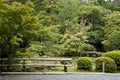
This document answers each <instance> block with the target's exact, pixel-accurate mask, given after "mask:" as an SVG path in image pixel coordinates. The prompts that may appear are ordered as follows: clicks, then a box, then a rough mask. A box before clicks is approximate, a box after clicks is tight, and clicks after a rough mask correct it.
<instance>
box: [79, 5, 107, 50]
mask: <svg viewBox="0 0 120 80" xmlns="http://www.w3.org/2000/svg"><path fill="white" fill-rule="evenodd" d="M104 12H105V9H104V8H103V7H101V6H96V5H93V4H92V5H91V4H89V5H82V6H80V11H79V22H78V23H80V21H81V19H82V20H86V23H85V24H86V25H88V24H89V23H91V24H92V26H91V27H90V30H89V41H90V42H89V43H90V44H92V45H94V46H95V47H96V49H97V50H98V51H103V47H102V44H101V40H102V37H103V29H102V26H103V25H104V24H103V22H102V16H103V15H104Z"/></svg>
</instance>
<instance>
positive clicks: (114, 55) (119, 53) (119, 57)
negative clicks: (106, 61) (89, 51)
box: [102, 50, 120, 70]
mask: <svg viewBox="0 0 120 80" xmlns="http://www.w3.org/2000/svg"><path fill="white" fill-rule="evenodd" d="M102 56H103V57H109V58H111V59H113V60H114V61H115V63H116V64H117V69H118V70H120V50H114V51H109V52H106V53H104V54H103V55H102Z"/></svg>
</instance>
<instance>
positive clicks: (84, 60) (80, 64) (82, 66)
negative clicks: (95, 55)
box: [77, 57, 92, 70]
mask: <svg viewBox="0 0 120 80" xmlns="http://www.w3.org/2000/svg"><path fill="white" fill-rule="evenodd" d="M77 69H78V70H92V59H91V58H89V57H80V58H79V59H78V60H77Z"/></svg>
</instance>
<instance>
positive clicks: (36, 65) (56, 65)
mask: <svg viewBox="0 0 120 80" xmlns="http://www.w3.org/2000/svg"><path fill="white" fill-rule="evenodd" d="M0 66H2V67H4V66H23V64H3V65H0ZM24 66H32V67H40V66H55V67H63V66H64V65H63V64H25V65H24ZM65 66H67V67H71V66H72V65H71V64H66V65H65Z"/></svg>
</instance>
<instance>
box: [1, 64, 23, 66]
mask: <svg viewBox="0 0 120 80" xmlns="http://www.w3.org/2000/svg"><path fill="white" fill-rule="evenodd" d="M0 66H23V64H2V65H0Z"/></svg>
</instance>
